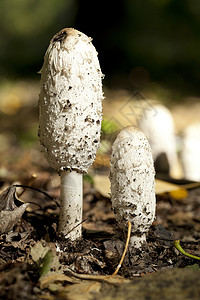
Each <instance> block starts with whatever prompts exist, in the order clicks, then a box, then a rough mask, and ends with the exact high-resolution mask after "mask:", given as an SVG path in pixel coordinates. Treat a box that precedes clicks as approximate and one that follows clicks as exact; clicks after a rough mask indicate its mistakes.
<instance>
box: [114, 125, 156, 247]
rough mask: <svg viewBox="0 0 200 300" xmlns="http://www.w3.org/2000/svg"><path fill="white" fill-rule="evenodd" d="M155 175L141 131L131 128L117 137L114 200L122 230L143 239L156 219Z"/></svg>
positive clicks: (148, 149) (148, 148)
mask: <svg viewBox="0 0 200 300" xmlns="http://www.w3.org/2000/svg"><path fill="white" fill-rule="evenodd" d="M154 177H155V171H154V166H153V158H152V154H151V149H150V146H149V142H148V140H147V138H146V137H145V135H144V134H143V133H142V132H141V131H140V130H139V129H137V128H135V127H133V126H128V127H126V128H124V129H123V130H122V131H121V132H120V133H119V134H118V136H117V138H116V140H115V142H114V143H113V146H112V154H111V170H110V181H111V200H112V207H113V210H114V213H115V215H116V219H117V221H118V224H119V227H121V228H123V229H127V222H128V221H130V222H131V224H132V233H133V235H135V236H138V237H141V236H143V241H144V240H145V236H144V233H146V232H147V231H148V230H149V227H150V226H151V224H152V222H153V220H154V217H155V205H156V201H155V178H154ZM136 246H137V245H136Z"/></svg>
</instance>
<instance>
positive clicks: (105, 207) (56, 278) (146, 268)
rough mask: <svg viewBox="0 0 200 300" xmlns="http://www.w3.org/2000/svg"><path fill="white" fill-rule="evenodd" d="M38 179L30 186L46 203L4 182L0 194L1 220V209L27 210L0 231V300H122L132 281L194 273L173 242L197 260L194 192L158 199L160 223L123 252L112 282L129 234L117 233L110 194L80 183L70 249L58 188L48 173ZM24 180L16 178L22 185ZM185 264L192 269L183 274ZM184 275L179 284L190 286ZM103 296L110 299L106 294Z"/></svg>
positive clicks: (199, 196)
mask: <svg viewBox="0 0 200 300" xmlns="http://www.w3.org/2000/svg"><path fill="white" fill-rule="evenodd" d="M43 174H44V173H43V171H41V173H40V172H38V176H36V178H35V179H34V181H33V183H32V185H33V187H35V188H36V189H41V190H42V191H48V194H49V195H50V196H51V197H47V194H43V193H38V191H37V190H36V189H32V190H30V189H27V188H24V190H23V191H24V192H23V194H21V195H20V198H19V197H18V196H17V195H18V193H17V190H19V188H16V186H13V185H9V184H7V182H4V186H5V185H6V184H7V189H4V190H2V193H1V195H0V199H1V201H0V207H1V212H0V216H1V213H2V212H5V211H6V212H8V213H10V214H11V213H14V212H15V211H16V210H17V209H19V208H20V207H23V205H27V206H28V208H27V207H26V208H25V209H24V210H23V212H22V213H21V214H15V213H14V216H15V217H14V218H12V220H14V221H13V222H10V224H9V221H7V226H5V228H4V229H3V227H1V228H2V229H1V230H2V233H1V235H0V249H1V250H0V270H1V273H0V298H2V299H20V298H22V299H29V300H32V299H33V300H34V299H72V300H73V299H86V300H87V299H98V297H99V299H101V296H102V299H113V298H115V299H117V298H116V294H115V293H119V294H120V293H122V290H123V289H124V291H123V293H124V299H128V294H127V291H126V286H127V288H128V287H129V289H130V286H131V287H132V284H133V286H134V287H135V283H134V282H135V280H136V281H137V282H138V284H139V286H140V284H142V283H141V282H142V281H143V279H144V278H145V280H148V278H149V280H153V279H151V278H157V277H152V276H153V275H154V274H159V272H161V276H162V274H163V273H162V272H172V274H171V275H170V276H173V274H175V277H174V281H172V282H174V284H175V283H176V278H177V273H176V270H177V268H178V271H177V272H179V270H184V272H189V271H190V272H194V270H193V269H195V274H196V271H197V269H198V268H197V266H198V267H199V262H198V261H194V259H192V258H191V257H186V256H184V255H182V254H181V253H180V252H178V251H177V249H176V248H175V247H174V246H173V241H174V240H181V245H182V247H183V248H184V250H185V251H186V252H189V253H190V254H191V255H195V256H199V255H200V247H199V239H200V221H199V213H200V211H199V210H200V208H199V203H200V189H199V187H197V188H195V189H191V190H187V196H186V197H185V196H184V198H182V199H180V197H179V199H177V198H176V197H174V198H173V194H171V193H170V192H171V190H170V192H165V193H160V194H158V195H157V219H156V221H155V222H154V224H153V226H152V227H151V230H150V232H149V235H148V239H147V243H146V244H145V245H143V247H142V249H141V250H135V252H134V253H133V252H131V253H130V252H129V250H128V251H127V252H126V255H125V258H124V261H123V263H122V266H121V267H120V268H119V270H118V274H117V275H114V276H112V274H113V273H114V272H115V271H116V269H117V266H118V265H119V263H120V259H121V257H122V255H123V251H124V249H125V243H126V236H127V233H126V232H124V233H123V232H121V231H120V230H119V229H118V227H117V224H116V222H115V218H114V214H113V212H112V210H111V203H110V199H109V195H108V196H107V197H106V195H105V194H104V195H102V194H101V193H100V192H99V191H98V190H97V189H96V187H95V185H94V186H93V184H92V182H90V181H88V180H87V181H85V182H84V216H83V219H84V220H86V221H85V222H84V223H83V239H82V240H81V241H78V242H76V243H69V242H68V241H66V240H63V239H62V237H59V236H58V234H57V224H58V216H59V204H58V198H59V191H58V190H59V185H57V184H55V182H56V180H55V181H54V183H52V175H51V173H48V172H47V174H49V176H46V175H45V176H43ZM27 177H28V176H27ZM30 177H31V176H29V178H30ZM41 177H43V179H42V185H41ZM94 178H95V177H94ZM28 181H29V180H28V178H23V179H21V183H22V184H27V183H28ZM94 181H95V180H94ZM20 193H21V191H20ZM20 193H19V194H20ZM184 195H185V194H184ZM22 202H23V204H22ZM9 226H10V227H9ZM193 265H196V267H195V268H193ZM188 266H190V268H189V269H190V270H187V271H185V267H188ZM191 269H192V271H191ZM173 270H174V271H173ZM173 272H174V273H173ZM167 274H168V273H166V276H167ZM169 274H170V273H169ZM191 274H193V273H191ZM195 274H194V276H196V275H195ZM187 276H188V275H185V277H184V278H187V280H188V277H187ZM190 276H191V275H190ZM146 278H147V279H146ZM156 280H157V279H156ZM162 280H163V282H164V279H162ZM184 280H185V279H184ZM158 286H159V284H158ZM105 290H109V291H110V293H111V294H109V293H107V294H105ZM193 290H194V291H196V287H195V286H194V287H193ZM137 293H138V291H137ZM195 293H196V292H195ZM106 297H107V298H106ZM109 297H110V298H109ZM112 297H113V298H112ZM126 297H127V298H126ZM136 299H137V298H136ZM138 299H140V298H138ZM141 299H143V298H141ZM152 299H153V298H152ZM155 299H156V298H155ZM163 299H168V298H163ZM174 299H176V298H174ZM177 299H178V298H177ZM183 299H184V298H183ZM191 299H193V298H191ZM194 299H195V298H194Z"/></svg>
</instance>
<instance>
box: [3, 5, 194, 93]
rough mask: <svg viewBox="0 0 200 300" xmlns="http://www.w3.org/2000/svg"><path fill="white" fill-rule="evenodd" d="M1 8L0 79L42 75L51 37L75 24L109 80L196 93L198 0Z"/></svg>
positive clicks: (117, 84)
mask: <svg viewBox="0 0 200 300" xmlns="http://www.w3.org/2000/svg"><path fill="white" fill-rule="evenodd" d="M0 12H1V18H0V33H1V34H0V66H1V67H0V79H1V80H4V79H8V78H14V79H15V78H19V77H23V78H24V77H31V78H36V79H37V78H38V80H39V76H38V75H37V72H38V71H39V70H40V68H41V65H42V61H43V56H44V53H45V50H46V48H47V46H48V44H49V40H50V39H51V37H52V36H53V35H54V34H55V33H56V32H57V31H59V30H60V29H62V28H64V27H75V28H76V29H78V30H80V31H83V32H84V33H86V34H87V35H89V36H91V37H92V38H93V43H94V45H95V47H96V48H97V51H98V52H99V59H100V63H101V67H102V71H103V73H104V74H105V75H106V77H105V82H104V83H105V84H106V85H107V86H108V87H111V88H113V87H118V88H121V87H123V88H127V89H132V88H133V87H136V88H140V89H141V88H143V87H144V86H146V85H148V84H150V83H151V82H152V81H156V82H158V83H160V84H162V85H164V86H166V87H169V88H173V89H177V90H179V91H180V92H181V93H189V94H198V93H199V90H200V85H199V81H200V55H199V53H200V3H199V1H198V0H148V1H145V0H119V1H113V0H110V1H106V0H101V1H91V0H89V1H88V0H85V1H83V0H41V1H38V0H1V1H0Z"/></svg>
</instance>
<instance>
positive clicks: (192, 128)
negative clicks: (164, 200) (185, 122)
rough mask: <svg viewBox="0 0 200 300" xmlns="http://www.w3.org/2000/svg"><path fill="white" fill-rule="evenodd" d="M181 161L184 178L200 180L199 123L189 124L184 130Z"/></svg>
mask: <svg viewBox="0 0 200 300" xmlns="http://www.w3.org/2000/svg"><path fill="white" fill-rule="evenodd" d="M181 161H182V165H183V172H184V178H185V179H188V180H192V181H200V123H195V124H191V125H189V126H188V127H186V129H185V130H184V132H183V139H182V151H181Z"/></svg>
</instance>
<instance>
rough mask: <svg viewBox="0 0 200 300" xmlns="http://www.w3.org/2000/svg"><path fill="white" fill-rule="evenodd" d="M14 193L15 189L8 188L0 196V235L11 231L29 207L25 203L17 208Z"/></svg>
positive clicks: (13, 187) (12, 187)
mask: <svg viewBox="0 0 200 300" xmlns="http://www.w3.org/2000/svg"><path fill="white" fill-rule="evenodd" d="M15 191H16V187H15V186H10V187H8V188H7V189H6V190H5V191H3V192H2V193H1V195H0V234H2V233H5V232H9V231H10V230H12V228H13V226H14V225H15V224H16V223H17V222H18V220H19V219H20V218H21V217H22V215H23V213H24V212H25V210H26V208H27V207H28V205H29V204H28V203H25V204H23V205H21V206H20V207H17V206H16V205H15V202H14V201H15V199H16V196H15Z"/></svg>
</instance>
